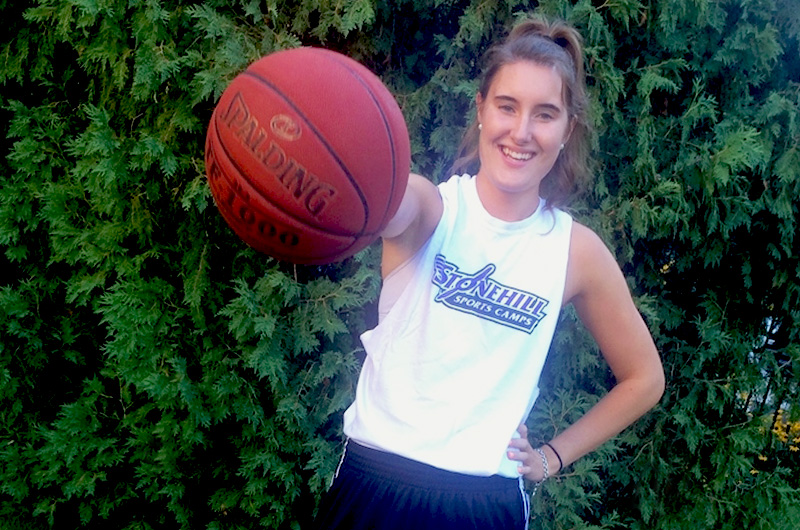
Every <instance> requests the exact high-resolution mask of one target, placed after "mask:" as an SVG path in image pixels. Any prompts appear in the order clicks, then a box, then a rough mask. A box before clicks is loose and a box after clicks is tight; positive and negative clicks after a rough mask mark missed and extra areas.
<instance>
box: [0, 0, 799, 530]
mask: <svg viewBox="0 0 800 530" xmlns="http://www.w3.org/2000/svg"><path fill="white" fill-rule="evenodd" d="M534 8H536V10H537V11H538V12H542V13H546V14H549V15H557V16H561V17H563V18H566V19H567V20H569V21H570V22H572V23H573V24H575V25H576V26H577V27H578V28H579V29H580V30H581V31H582V33H583V34H584V36H585V38H586V44H587V65H588V69H589V83H590V88H591V97H592V99H593V102H594V115H593V120H594V122H595V125H596V130H597V134H596V136H595V137H594V148H595V155H596V160H597V168H596V169H597V178H596V181H595V183H594V185H593V188H592V189H591V190H590V193H588V194H587V195H586V197H585V198H584V199H583V200H582V201H581V202H579V203H577V204H576V205H575V206H574V210H573V213H574V215H575V216H576V217H577V218H578V219H580V220H581V221H582V222H584V223H587V224H589V225H590V226H591V227H593V228H594V229H595V230H596V231H597V232H598V233H600V234H601V236H602V237H603V238H604V239H605V240H606V241H607V242H608V244H609V245H610V246H611V247H612V249H613V250H614V251H615V254H616V255H617V257H618V259H619V262H620V264H621V266H622V267H623V270H624V271H625V273H626V275H627V277H628V279H629V282H630V285H631V288H632V290H633V292H634V293H635V296H636V301H637V304H638V305H639V307H640V309H641V311H642V313H643V314H644V315H645V318H646V320H647V322H648V324H649V326H650V327H651V329H652V332H653V334H654V336H655V338H656V340H657V343H658V346H659V349H660V350H661V352H662V355H663V358H664V362H665V367H666V370H667V377H668V389H667V394H666V396H665V398H664V399H663V401H662V403H661V404H660V405H659V406H658V407H657V408H656V409H655V410H654V411H653V412H652V413H650V414H648V415H647V416H646V417H645V418H643V419H642V420H641V421H639V422H638V423H637V424H636V425H635V426H633V427H632V428H630V429H628V430H627V431H626V432H625V433H623V434H622V435H621V436H619V437H618V438H616V439H614V440H612V441H611V442H609V443H607V444H605V445H604V446H603V447H601V449H600V450H599V451H597V452H596V453H594V454H592V455H590V456H589V457H586V458H584V459H583V460H581V461H579V462H577V463H576V464H574V465H573V466H571V467H570V468H569V469H567V470H566V471H565V473H563V474H562V475H561V476H560V477H558V478H556V479H554V480H551V481H549V482H548V483H547V484H546V485H545V487H544V488H543V490H542V493H541V494H540V495H537V496H536V497H535V498H534V517H533V521H532V527H533V528H543V529H566V528H576V529H589V528H592V529H595V528H604V529H606V528H608V529H611V528H615V529H616V528H618V529H645V528H647V529H659V530H668V529H692V530H694V529H709V530H710V529H740V528H752V529H783V530H793V529H796V528H797V527H798V525H799V524H800V510H798V508H797V506H800V479H799V478H798V474H797V469H800V458H799V457H798V446H800V423H798V422H799V421H800V408H798V397H799V394H800V392H799V391H798V381H800V353H799V351H800V335H799V333H798V327H797V324H798V321H799V320H800V311H799V310H800V300H799V298H800V260H799V259H798V256H800V238H798V237H796V234H797V233H798V226H797V220H798V206H799V204H800V199H798V197H800V152H799V151H798V150H799V149H800V110H799V109H800V52H799V49H798V40H799V39H800V11H799V10H798V9H797V6H796V3H795V2H793V1H792V0H752V1H748V0H725V1H720V2H717V1H703V0H661V1H658V2H638V1H636V0H619V1H614V2H611V1H607V2H602V3H601V2H590V1H587V0H582V1H578V2H568V1H566V0H550V1H543V2H539V3H536V2H525V1H507V2H500V1H486V0H473V1H467V0H463V1H462V0H447V1H445V0H429V1H423V0H398V1H395V2H383V1H378V0H355V1H351V2H330V1H322V0H320V1H317V2H312V1H309V0H294V1H291V2H289V1H287V2H283V1H279V0H267V1H264V2H262V1H254V0H247V1H245V0H239V1H236V0H228V1H223V0H207V1H204V2H193V3H189V2H187V3H182V2H174V1H160V0H125V1H122V0H38V1H30V2H11V1H9V0H0V10H1V11H0V13H1V14H2V21H0V25H1V26H0V27H2V29H3V33H2V36H0V52H1V53H0V84H2V90H1V91H0V107H1V108H2V110H0V116H2V119H0V126H1V127H2V129H3V130H2V134H0V137H1V138H3V140H2V142H3V143H2V147H3V152H4V154H5V156H4V158H3V161H2V162H0V168H2V169H1V170H2V176H1V177H0V179H2V180H1V181H0V182H2V189H0V249H2V252H0V270H2V271H3V273H2V276H0V528H3V529H4V530H5V529H8V530H12V529H23V528H24V529H30V528H58V529H66V528H103V529H107V528H126V529H156V528H186V529H197V528H208V529H217V528H219V529H222V528H226V529H227V528H242V529H244V528H248V529H249V528H258V527H261V528H276V529H277V528H279V529H284V528H286V529H288V528H308V522H309V521H310V519H311V517H312V515H313V511H314V508H315V505H316V502H317V500H318V498H319V495H320V493H321V492H322V491H323V490H324V489H325V487H326V486H327V483H328V480H329V479H330V477H331V474H332V472H333V469H334V468H335V466H336V464H337V461H338V457H339V453H340V448H341V442H342V438H341V414H342V412H343V410H344V408H345V407H346V406H347V405H348V403H349V400H350V399H351V397H352V395H353V388H354V384H355V379H356V375H357V372H358V368H359V365H360V362H361V359H362V357H363V352H362V350H361V348H360V346H359V342H358V334H359V333H360V332H361V331H363V330H364V329H366V328H367V327H368V326H370V325H372V324H374V320H375V316H374V315H375V308H374V304H375V300H376V297H377V293H378V290H379V286H380V278H379V275H378V271H377V266H376V265H377V261H378V256H379V248H378V245H377V244H376V245H375V246H373V247H371V248H370V249H368V250H366V251H364V252H362V253H361V254H359V255H358V256H356V257H355V258H353V259H350V260H348V261H346V262H344V263H342V264H338V265H335V266H325V267H300V266H297V267H295V266H291V265H287V264H284V263H279V262H275V261H273V260H271V259H269V258H266V257H264V256H261V255H258V254H256V253H254V252H253V251H252V250H250V249H248V248H246V247H245V246H244V245H243V244H242V243H240V242H239V241H238V240H237V239H236V238H235V237H234V236H233V235H232V233H231V232H230V230H229V229H228V228H227V227H226V226H225V225H224V223H223V221H222V220H221V218H220V216H219V215H218V214H217V212H216V210H215V208H214V207H213V202H212V200H211V197H210V193H209V191H208V187H207V184H206V182H205V176H204V167H203V152H202V148H203V141H204V135H205V127H206V124H207V123H208V120H209V118H210V114H211V110H212V109H213V106H214V102H215V100H216V98H217V97H218V96H219V95H220V93H221V91H222V90H223V89H224V88H225V86H226V84H227V83H228V82H229V81H230V80H231V79H232V78H233V77H234V76H235V75H236V74H237V73H238V72H240V71H241V70H243V69H244V68H245V67H246V65H247V64H248V63H249V62H251V61H253V60H255V59H256V58H258V57H260V56H262V55H264V54H267V53H270V52H272V51H275V50H278V49H283V48H287V47H293V46H297V45H301V44H302V45H314V46H324V47H327V48H331V49H334V50H338V51H341V52H343V53H346V54H348V55H350V56H351V57H354V58H356V59H358V60H360V61H361V62H363V63H364V64H366V65H367V66H368V67H370V68H371V69H372V70H373V71H375V72H376V73H378V74H379V75H381V76H382V78H383V79H384V80H385V82H386V83H387V85H388V86H390V87H391V89H392V90H393V92H394V93H395V94H396V95H397V98H398V101H399V103H400V105H401V107H402V109H403V112H404V115H405V117H406V119H407V122H408V124H409V129H410V133H411V138H412V149H413V152H414V153H413V161H414V169H415V170H417V171H419V172H422V173H424V174H426V175H429V176H430V177H431V178H432V179H434V180H439V179H442V178H445V177H447V176H448V175H447V170H446V168H447V167H448V166H449V165H450V163H451V162H452V156H453V154H454V150H455V146H456V144H457V142H458V140H459V138H460V134H461V131H462V130H463V128H464V126H465V125H466V123H467V122H468V120H469V117H470V115H471V112H473V110H472V106H471V101H472V98H473V97H474V91H475V88H476V81H475V79H476V76H477V73H478V71H479V66H480V65H479V63H478V57H479V56H480V54H481V52H482V51H483V50H485V48H486V46H487V45H488V43H489V42H491V41H492V40H493V39H494V38H496V37H497V36H499V35H502V34H503V32H504V29H505V28H507V27H508V25H509V24H510V23H511V22H512V21H513V20H514V19H516V18H517V17H520V16H523V14H524V13H526V12H530V11H532V10H534ZM611 383H612V382H611V380H610V375H609V372H608V370H607V369H606V368H605V366H604V365H603V364H602V362H600V361H599V356H598V354H597V352H596V350H595V347H594V346H593V344H592V343H591V341H590V340H589V339H588V338H587V337H586V335H585V332H584V331H583V329H582V328H581V326H580V324H579V323H578V322H577V320H576V318H575V316H574V314H573V313H572V312H571V311H566V312H565V314H564V315H563V318H562V322H561V326H560V329H559V332H558V334H557V338H556V342H555V345H554V347H553V355H552V356H551V359H550V360H549V362H548V365H547V367H546V372H545V385H544V387H543V393H542V397H541V399H540V401H539V403H538V404H537V407H536V408H535V410H534V412H533V414H532V415H531V418H530V420H529V425H530V428H531V430H532V433H533V436H534V437H536V438H541V439H546V438H548V437H549V436H551V435H552V434H553V433H554V432H555V431H557V430H558V429H560V428H563V426H564V425H566V424H567V423H569V422H570V421H573V420H574V419H575V418H576V417H577V416H578V415H580V414H581V412H583V411H584V410H586V408H588V407H589V406H591V404H592V403H593V402H595V401H596V400H597V399H598V396H599V395H601V394H602V393H603V392H604V391H605V390H606V389H607V388H608V386H609V385H610V384H611Z"/></svg>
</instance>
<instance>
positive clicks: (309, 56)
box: [205, 48, 410, 264]
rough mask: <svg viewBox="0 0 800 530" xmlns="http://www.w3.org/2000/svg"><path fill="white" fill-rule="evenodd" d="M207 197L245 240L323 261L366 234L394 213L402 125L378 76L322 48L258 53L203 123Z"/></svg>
mask: <svg viewBox="0 0 800 530" xmlns="http://www.w3.org/2000/svg"><path fill="white" fill-rule="evenodd" d="M205 157H206V173H207V176H208V181H209V185H210V188H211V192H212V195H213V196H214V200H215V202H216V205H217V207H218V209H219V211H220V213H221V214H222V216H223V217H224V219H225V220H226V222H227V223H228V225H230V227H231V228H232V229H233V231H234V232H235V233H236V234H237V235H238V236H239V237H240V238H241V239H242V240H243V241H244V242H245V243H247V244H248V245H250V246H251V247H253V248H255V249H256V250H258V251H260V252H264V253H266V254H269V255H271V256H273V257H275V258H277V259H281V260H287V261H291V262H293V263H300V264H322V263H331V262H334V261H340V260H343V259H345V258H347V257H350V256H352V255H353V254H355V253H356V252H358V251H359V250H362V249H363V248H365V247H366V246H368V245H369V244H371V243H372V242H373V241H375V240H376V239H377V238H378V237H379V235H380V233H381V231H382V230H383V228H384V227H385V226H386V224H387V223H388V222H389V220H390V219H391V218H392V216H393V215H394V213H395V212H396V210H397V208H398V206H399V204H400V200H401V199H402V196H403V193H404V191H405V187H406V183H407V179H408V173H409V167H410V146H409V139H408V131H407V129H406V124H405V121H404V119H403V115H402V113H401V111H400V108H399V107H398V105H397V102H396V101H395V99H394V98H393V97H392V95H391V93H390V92H389V91H388V89H387V88H386V87H385V86H384V85H383V84H382V83H381V81H380V79H378V77H377V76H375V75H374V74H373V73H372V72H370V71H369V70H368V69H367V68H366V67H364V66H363V65H361V64H359V63H358V62H356V61H354V60H352V59H350V58H348V57H346V56H344V55H341V54H338V53H336V52H333V51H330V50H324V49H319V48H296V49H293V50H286V51H280V52H276V53H273V54H271V55H268V56H266V57H264V58H262V59H260V60H258V61H256V62H254V63H253V64H251V65H250V67H249V68H248V69H247V70H246V71H245V72H243V73H242V74H240V75H239V76H237V77H236V78H235V79H234V80H233V81H232V82H231V84H230V85H229V86H228V88H227V89H226V90H225V92H224V93H223V94H222V97H221V98H220V101H219V102H218V104H217V106H216V108H215V110H214V113H213V115H212V118H211V123H210V125H209V128H208V135H207V138H206V149H205Z"/></svg>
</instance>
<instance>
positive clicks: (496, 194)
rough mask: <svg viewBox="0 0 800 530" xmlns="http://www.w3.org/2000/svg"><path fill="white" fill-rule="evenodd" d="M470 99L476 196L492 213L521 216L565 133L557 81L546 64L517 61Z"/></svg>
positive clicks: (535, 198)
mask: <svg viewBox="0 0 800 530" xmlns="http://www.w3.org/2000/svg"><path fill="white" fill-rule="evenodd" d="M476 102H477V106H478V122H479V123H480V124H481V131H480V140H479V144H478V152H479V155H480V164H481V165H480V170H479V171H478V176H477V187H478V195H479V196H480V198H481V202H482V203H483V205H484V207H485V208H486V209H487V210H488V211H489V213H491V214H492V215H493V216H495V217H498V218H500V219H504V220H507V221H516V220H520V219H524V218H525V217H528V216H529V215H531V214H532V213H533V212H534V211H536V208H537V206H538V204H539V185H540V183H541V182H542V179H544V177H545V176H547V174H548V173H549V172H550V170H551V169H552V168H553V164H555V162H556V159H557V158H558V155H559V153H560V151H561V146H562V144H564V143H565V142H566V141H567V139H568V137H569V132H570V117H569V114H568V112H567V109H566V105H565V103H564V98H563V81H562V79H561V77H560V75H559V74H558V73H557V71H556V70H555V69H553V68H551V67H548V66H544V65H541V64H538V63H534V62H531V61H517V62H513V63H509V64H506V65H504V66H502V67H501V68H500V69H499V70H498V71H497V74H496V75H495V77H494V79H493V80H492V84H491V86H490V87H489V90H488V92H487V93H486V96H485V97H483V96H482V95H481V94H478V96H477V98H476Z"/></svg>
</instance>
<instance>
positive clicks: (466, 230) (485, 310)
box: [344, 175, 572, 477]
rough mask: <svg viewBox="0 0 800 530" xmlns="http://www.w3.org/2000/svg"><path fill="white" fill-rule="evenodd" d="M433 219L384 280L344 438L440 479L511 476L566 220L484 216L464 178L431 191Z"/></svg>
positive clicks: (548, 214) (557, 296)
mask: <svg viewBox="0 0 800 530" xmlns="http://www.w3.org/2000/svg"><path fill="white" fill-rule="evenodd" d="M439 192H440V194H441V196H442V200H443V202H444V212H443V214H442V219H441V220H440V222H439V224H438V226H437V227H436V229H435V231H434V233H433V235H432V236H431V238H430V240H429V241H428V242H427V243H426V244H425V245H424V246H423V247H422V248H421V249H420V250H419V251H418V252H417V253H416V255H415V256H414V257H413V258H412V259H411V260H409V261H408V262H406V263H405V264H403V265H401V266H400V267H399V268H398V269H396V270H395V271H393V272H392V273H391V274H390V275H389V276H388V277H387V278H386V280H385V281H384V286H383V289H382V291H381V300H380V302H379V306H380V307H379V311H380V313H381V315H380V319H379V323H378V325H377V327H375V328H374V329H372V330H369V331H366V332H365V333H364V334H363V335H362V336H361V339H362V343H363V344H364V348H365V350H366V352H367V356H366V360H365V362H364V366H363V367H362V370H361V374H360V376H359V380H358V387H357V388H356V397H355V400H354V402H353V404H352V405H351V406H350V407H349V408H348V409H347V411H345V415H344V432H345V434H346V435H347V436H348V437H349V438H351V439H353V440H354V441H356V442H358V443H361V444H364V445H367V446H369V447H372V448H375V449H379V450H383V451H389V452H392V453H395V454H398V455H400V456H404V457H406V458H410V459H413V460H416V461H419V462H423V463H426V464H429V465H432V466H435V467H438V468H441V469H446V470H449V471H454V472H459V473H468V474H472V475H487V476H488V475H493V474H500V475H503V476H508V477H517V476H519V474H518V473H517V465H518V463H517V462H514V461H511V460H509V459H508V458H507V456H506V450H507V447H508V442H509V440H510V439H511V438H512V437H516V436H517V435H516V429H517V427H518V425H519V424H520V423H521V422H523V421H525V419H526V418H527V417H528V414H529V413H530V410H531V408H532V407H533V403H534V401H535V400H536V397H537V396H538V394H539V389H538V384H539V376H540V374H541V371H542V367H543V365H544V361H545V357H546V355H547V351H548V349H549V347H550V342H551V340H552V337H553V332H554V330H555V326H556V323H557V321H558V314H559V311H560V308H561V303H562V298H563V293H564V283H565V279H566V270H567V257H568V254H569V242H570V232H571V229H572V218H571V217H570V216H569V215H568V214H566V213H564V212H562V211H560V210H556V209H545V208H544V201H543V200H540V201H539V208H538V209H537V211H536V212H535V213H534V214H533V215H532V216H530V217H529V218H527V219H524V220H522V221H517V222H511V223H509V222H505V221H500V220H499V219H496V218H494V217H492V216H491V215H490V214H489V213H488V212H487V211H486V210H485V209H484V208H483V205H482V204H481V202H480V199H479V198H478V194H477V190H476V188H475V179H474V177H470V176H468V175H464V176H454V177H452V178H451V179H450V180H448V181H447V182H445V183H442V184H440V185H439Z"/></svg>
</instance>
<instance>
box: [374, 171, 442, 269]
mask: <svg viewBox="0 0 800 530" xmlns="http://www.w3.org/2000/svg"><path fill="white" fill-rule="evenodd" d="M442 209H443V206H442V198H441V196H440V195H439V190H438V189H437V188H436V186H435V185H434V184H433V183H432V182H431V181H430V180H428V179H426V178H425V177H422V176H420V175H417V174H415V173H411V174H410V175H409V177H408V186H407V187H406V192H405V194H404V195H403V200H402V202H401V203H400V207H399V208H398V210H397V213H395V215H394V217H393V218H392V220H391V221H389V224H388V225H387V226H386V228H385V229H384V231H383V233H382V234H381V237H383V257H382V262H381V269H382V274H383V276H384V277H386V275H387V274H389V273H390V272H391V271H393V270H394V269H395V268H397V267H398V266H399V265H401V264H402V263H404V262H405V261H406V260H408V259H409V258H411V256H413V255H414V253H415V252H416V251H417V250H419V249H420V247H422V245H423V244H424V243H425V242H426V241H427V240H428V238H430V237H431V234H433V231H434V230H435V229H436V225H437V224H438V223H439V219H440V218H441V217H442Z"/></svg>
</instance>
